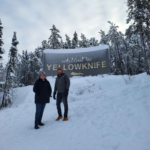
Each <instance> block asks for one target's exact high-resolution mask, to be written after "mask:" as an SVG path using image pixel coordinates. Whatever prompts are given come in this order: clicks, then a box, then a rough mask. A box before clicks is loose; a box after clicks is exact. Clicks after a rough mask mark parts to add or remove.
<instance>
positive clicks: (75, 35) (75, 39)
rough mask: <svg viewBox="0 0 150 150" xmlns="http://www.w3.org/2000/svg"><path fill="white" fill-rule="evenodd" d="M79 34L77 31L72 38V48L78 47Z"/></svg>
mask: <svg viewBox="0 0 150 150" xmlns="http://www.w3.org/2000/svg"><path fill="white" fill-rule="evenodd" d="M78 42H79V41H78V35H77V33H76V32H75V33H74V35H73V39H72V48H78Z"/></svg>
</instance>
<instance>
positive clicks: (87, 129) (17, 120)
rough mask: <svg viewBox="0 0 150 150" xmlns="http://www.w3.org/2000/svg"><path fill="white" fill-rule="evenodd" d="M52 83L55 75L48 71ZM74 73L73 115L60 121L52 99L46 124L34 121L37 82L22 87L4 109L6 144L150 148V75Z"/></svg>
mask: <svg viewBox="0 0 150 150" xmlns="http://www.w3.org/2000/svg"><path fill="white" fill-rule="evenodd" d="M48 80H49V81H50V83H51V85H52V87H53V86H54V81H55V78H54V77H53V78H52V77H48ZM125 80H126V82H128V81H129V78H128V77H127V76H124V79H123V77H122V76H110V75H104V77H102V76H97V77H73V78H71V89H70V93H69V121H68V122H63V121H59V122H56V121H54V120H55V118H56V117H57V111H56V104H55V103H56V101H55V100H53V99H51V103H50V104H47V105H46V108H45V112H44V116H43V122H44V123H45V126H44V127H40V129H39V130H35V129H34V128H33V127H34V113H35V105H34V93H33V92H32V88H33V86H28V87H23V88H18V89H17V91H16V92H17V93H16V98H15V101H14V104H13V105H12V106H11V108H7V109H3V110H1V111H0V150H150V76H147V75H146V74H145V73H144V74H140V75H136V76H134V77H132V78H131V79H130V81H131V82H130V84H126V82H125Z"/></svg>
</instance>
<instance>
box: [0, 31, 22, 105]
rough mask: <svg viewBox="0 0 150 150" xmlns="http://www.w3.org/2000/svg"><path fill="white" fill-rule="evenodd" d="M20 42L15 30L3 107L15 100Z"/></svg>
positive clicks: (7, 70)
mask: <svg viewBox="0 0 150 150" xmlns="http://www.w3.org/2000/svg"><path fill="white" fill-rule="evenodd" d="M18 44H19V42H18V41H17V37H16V32H14V35H13V38H12V46H11V48H10V52H9V57H10V60H9V62H8V64H7V67H6V81H5V86H4V95H3V100H2V105H1V107H6V106H8V105H9V104H11V103H12V100H13V95H12V94H13V87H15V82H14V80H15V77H16V76H15V75H16V74H15V73H16V68H17V60H18V58H17V51H18V50H17V45H18Z"/></svg>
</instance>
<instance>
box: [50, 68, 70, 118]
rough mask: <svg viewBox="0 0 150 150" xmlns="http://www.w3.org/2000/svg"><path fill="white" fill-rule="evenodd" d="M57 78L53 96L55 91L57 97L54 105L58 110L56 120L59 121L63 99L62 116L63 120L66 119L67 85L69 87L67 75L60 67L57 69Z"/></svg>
mask: <svg viewBox="0 0 150 150" xmlns="http://www.w3.org/2000/svg"><path fill="white" fill-rule="evenodd" d="M57 73H58V75H57V78H56V81H55V87H54V93H53V98H54V99H56V98H55V96H56V93H57V99H56V106H57V111H58V118H57V119H56V121H59V120H60V119H62V112H61V107H60V104H61V102H62V101H63V103H64V118H63V121H67V120H68V101H67V97H68V92H69V87H70V79H69V78H68V76H67V75H66V74H65V73H63V70H62V68H60V67H59V68H58V69H57Z"/></svg>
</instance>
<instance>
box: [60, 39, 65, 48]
mask: <svg viewBox="0 0 150 150" xmlns="http://www.w3.org/2000/svg"><path fill="white" fill-rule="evenodd" d="M60 44H61V46H60V48H61V49H64V48H65V47H64V42H63V40H62V39H61V41H60Z"/></svg>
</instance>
